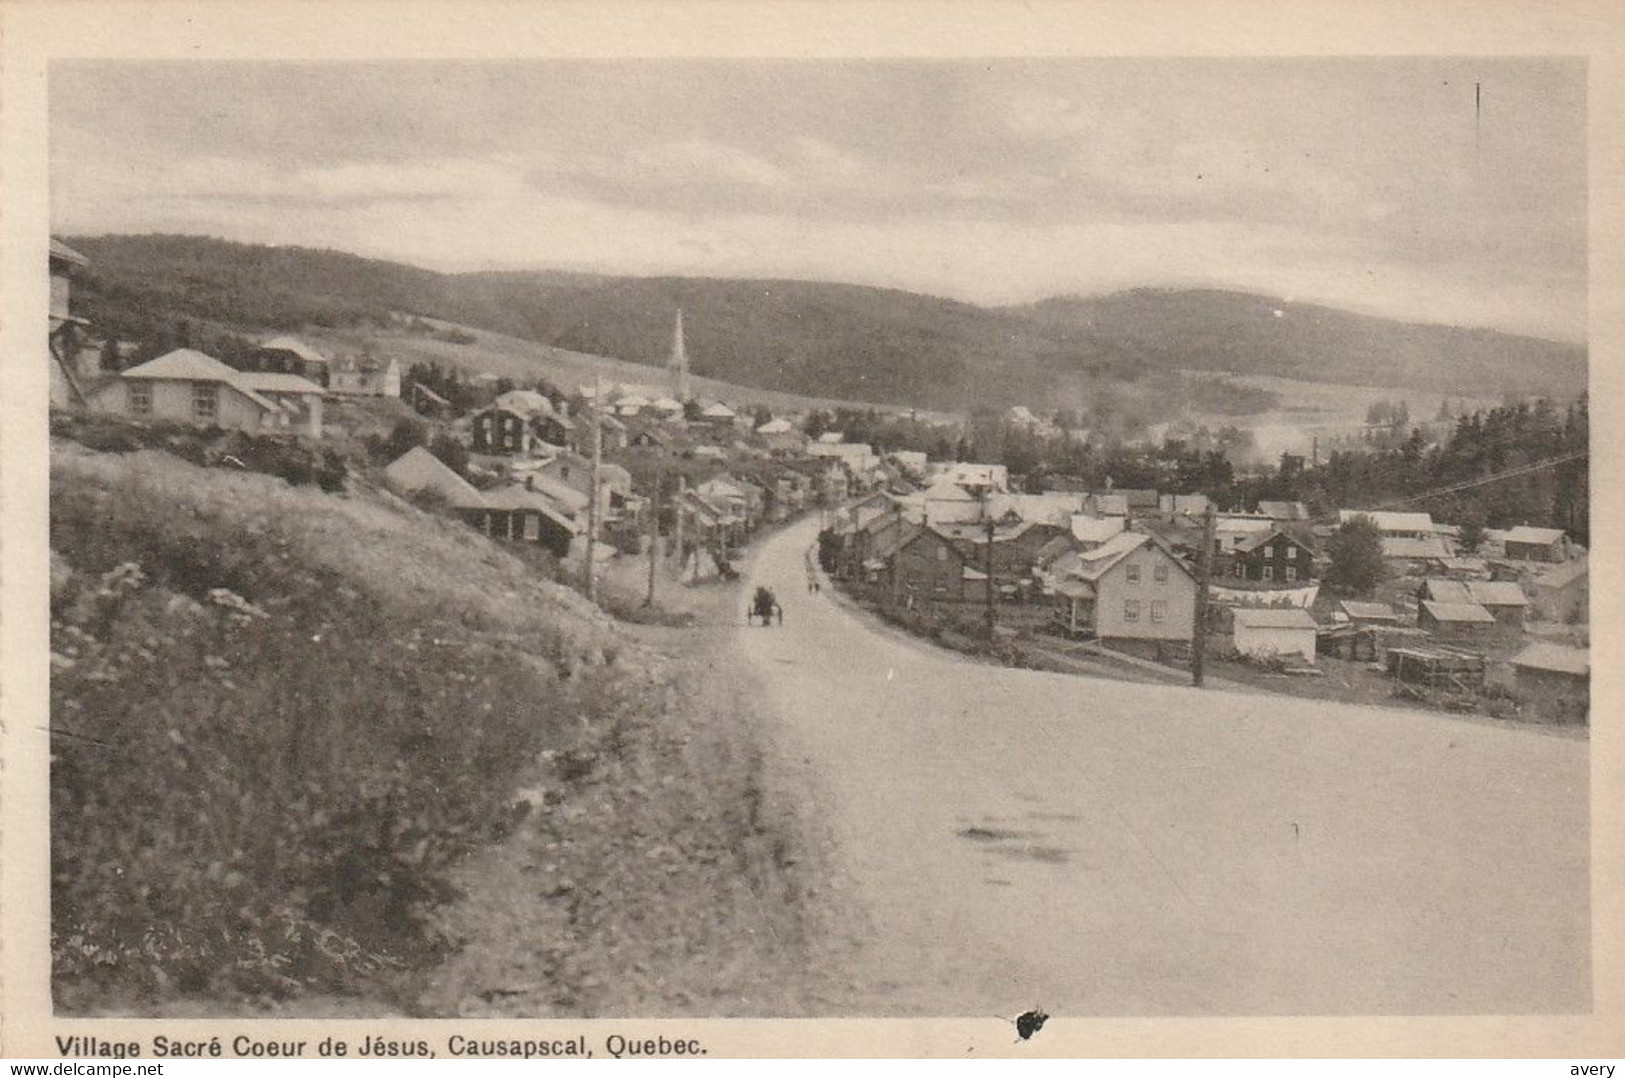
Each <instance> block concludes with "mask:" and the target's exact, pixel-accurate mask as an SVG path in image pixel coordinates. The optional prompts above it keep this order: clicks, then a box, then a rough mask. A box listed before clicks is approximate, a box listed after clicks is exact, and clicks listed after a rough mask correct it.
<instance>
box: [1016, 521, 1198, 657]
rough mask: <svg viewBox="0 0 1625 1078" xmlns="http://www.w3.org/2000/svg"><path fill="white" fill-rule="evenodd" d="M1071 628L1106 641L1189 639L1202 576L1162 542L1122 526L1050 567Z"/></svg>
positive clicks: (1064, 620)
mask: <svg viewBox="0 0 1625 1078" xmlns="http://www.w3.org/2000/svg"><path fill="white" fill-rule="evenodd" d="M1047 580H1048V581H1049V582H1050V584H1049V590H1050V593H1051V594H1053V595H1054V596H1055V597H1056V599H1057V601H1058V603H1059V608H1060V609H1059V614H1060V620H1061V624H1062V626H1063V627H1064V628H1065V629H1066V630H1067V632H1069V633H1074V634H1078V635H1086V636H1092V637H1095V638H1097V639H1102V640H1113V639H1117V640H1173V641H1188V640H1190V639H1191V635H1192V629H1193V626H1194V623H1195V620H1196V598H1197V584H1196V577H1195V576H1194V575H1193V574H1192V573H1191V571H1190V568H1189V567H1188V566H1186V564H1185V563H1184V562H1183V561H1181V560H1180V559H1179V558H1177V557H1175V556H1174V554H1173V552H1172V551H1171V550H1170V549H1169V548H1168V547H1167V546H1166V545H1165V544H1164V543H1162V542H1160V541H1159V540H1157V539H1156V538H1154V537H1153V536H1151V535H1148V534H1145V533H1143V532H1132V531H1120V532H1118V533H1117V534H1115V535H1113V536H1112V537H1111V538H1109V539H1107V540H1106V541H1105V542H1102V543H1100V544H1098V545H1096V546H1093V547H1090V548H1088V549H1082V550H1074V551H1069V552H1068V553H1066V554H1063V555H1061V556H1060V557H1058V558H1056V559H1055V561H1054V562H1052V563H1051V565H1050V567H1049V569H1048V571H1047Z"/></svg>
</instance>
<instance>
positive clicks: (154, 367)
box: [86, 348, 322, 438]
mask: <svg viewBox="0 0 1625 1078" xmlns="http://www.w3.org/2000/svg"><path fill="white" fill-rule="evenodd" d="M321 399H322V390H321V387H320V386H317V385H315V384H314V383H312V382H309V381H306V380H305V379H303V378H300V377H299V376H297V375H292V374H284V375H264V374H255V373H245V372H243V371H238V370H235V369H233V368H231V367H228V366H227V365H226V364H224V363H222V362H220V361H219V360H218V359H215V358H214V357H213V356H210V355H205V354H204V353H202V352H199V351H196V350H194V349H191V348H177V349H175V350H174V351H173V352H167V353H165V354H164V355H161V356H159V357H158V358H157V359H153V360H149V361H147V362H146V363H142V364H140V365H139V366H136V367H131V368H130V369H129V370H126V371H121V372H120V373H119V375H118V377H116V378H113V379H111V380H109V381H107V382H105V383H103V384H102V385H100V386H98V387H96V388H95V389H94V390H92V391H91V392H90V393H89V394H87V396H86V402H87V404H89V405H90V406H91V407H92V408H94V409H96V410H98V411H104V412H114V413H117V414H119V415H123V416H127V417H129V418H131V419H157V420H167V421H169V422H175V423H189V424H192V425H194V426H200V427H219V428H221V429H224V430H241V431H248V432H253V433H260V432H275V431H285V430H293V429H297V428H298V427H300V426H303V427H304V430H303V432H302V433H308V434H309V435H310V436H311V437H315V438H319V437H321V433H322V408H321Z"/></svg>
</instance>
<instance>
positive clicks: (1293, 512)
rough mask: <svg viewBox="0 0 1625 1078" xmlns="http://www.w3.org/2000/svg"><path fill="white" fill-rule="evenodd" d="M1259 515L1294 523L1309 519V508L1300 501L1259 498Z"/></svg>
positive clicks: (1277, 520)
mask: <svg viewBox="0 0 1625 1078" xmlns="http://www.w3.org/2000/svg"><path fill="white" fill-rule="evenodd" d="M1258 513H1259V515H1260V516H1266V517H1269V518H1270V519H1271V520H1273V521H1275V522H1277V523H1285V524H1290V523H1296V522H1300V521H1307V520H1308V519H1309V510H1308V509H1307V508H1306V507H1305V506H1304V504H1303V503H1302V502H1284V501H1270V500H1268V499H1261V500H1260V501H1259V503H1258Z"/></svg>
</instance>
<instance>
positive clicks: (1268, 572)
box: [1264, 565, 1275, 580]
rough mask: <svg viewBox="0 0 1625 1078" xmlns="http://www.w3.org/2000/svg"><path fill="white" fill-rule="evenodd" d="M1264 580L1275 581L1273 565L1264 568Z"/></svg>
mask: <svg viewBox="0 0 1625 1078" xmlns="http://www.w3.org/2000/svg"><path fill="white" fill-rule="evenodd" d="M1264 579H1265V580H1274V579H1275V566H1273V565H1266V566H1264Z"/></svg>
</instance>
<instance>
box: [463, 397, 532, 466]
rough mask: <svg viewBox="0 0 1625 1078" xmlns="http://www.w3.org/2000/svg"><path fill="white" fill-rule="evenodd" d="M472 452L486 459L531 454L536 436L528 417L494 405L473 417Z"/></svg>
mask: <svg viewBox="0 0 1625 1078" xmlns="http://www.w3.org/2000/svg"><path fill="white" fill-rule="evenodd" d="M472 435H473V450H474V452H476V453H484V454H487V455H489V456H513V455H515V454H524V453H529V452H530V447H531V443H532V442H533V441H534V440H535V435H534V434H533V432H532V431H531V429H530V416H528V415H522V414H520V413H519V412H515V411H511V410H510V409H507V408H500V407H498V406H496V405H494V404H493V405H492V406H491V407H489V408H487V409H485V410H484V411H481V412H475V413H474V417H473V428H472Z"/></svg>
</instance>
